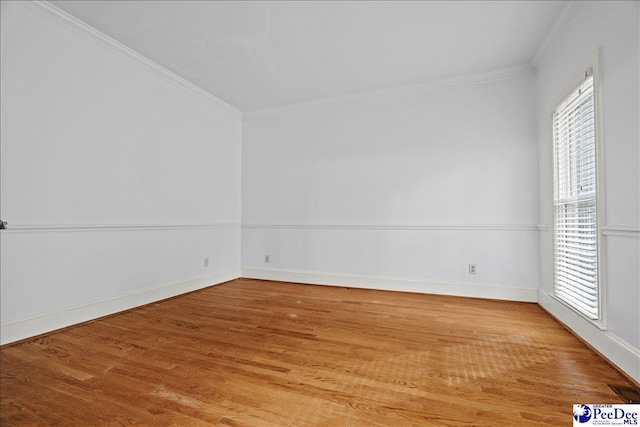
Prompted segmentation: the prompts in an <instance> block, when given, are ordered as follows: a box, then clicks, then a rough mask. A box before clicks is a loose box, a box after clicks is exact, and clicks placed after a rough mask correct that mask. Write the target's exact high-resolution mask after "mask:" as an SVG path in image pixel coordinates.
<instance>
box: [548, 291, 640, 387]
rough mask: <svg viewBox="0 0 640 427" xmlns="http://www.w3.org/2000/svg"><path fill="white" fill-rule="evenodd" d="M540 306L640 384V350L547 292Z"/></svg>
mask: <svg viewBox="0 0 640 427" xmlns="http://www.w3.org/2000/svg"><path fill="white" fill-rule="evenodd" d="M538 304H540V306H542V307H543V308H544V309H545V310H547V311H548V312H549V313H551V315H553V316H554V317H555V318H556V319H558V320H559V321H560V322H562V323H563V324H564V325H565V326H566V327H567V328H569V329H571V330H572V331H573V332H574V333H575V334H576V335H578V336H579V337H581V338H582V339H583V340H585V341H586V342H587V343H589V345H591V346H592V347H593V348H594V349H596V350H597V351H598V352H599V353H600V354H602V355H603V356H604V357H606V358H607V359H609V361H610V362H611V363H613V364H614V365H616V366H617V367H618V368H619V369H621V370H622V371H624V372H625V373H626V374H627V375H629V376H630V377H631V378H633V379H634V380H635V381H636V382H638V383H640V350H638V349H637V348H633V347H632V346H631V345H629V344H628V343H626V342H625V341H624V340H622V339H621V338H619V337H617V336H615V335H614V334H612V333H610V332H608V331H606V330H602V329H600V328H599V327H597V326H596V325H594V324H593V323H591V322H590V321H588V320H586V319H584V318H583V317H581V316H580V315H578V314H576V313H574V312H573V311H571V310H570V309H568V308H567V307H565V305H564V304H562V303H561V302H559V301H558V300H556V299H555V298H554V297H553V296H552V295H550V294H549V293H547V292H545V291H542V290H541V291H539V292H538Z"/></svg>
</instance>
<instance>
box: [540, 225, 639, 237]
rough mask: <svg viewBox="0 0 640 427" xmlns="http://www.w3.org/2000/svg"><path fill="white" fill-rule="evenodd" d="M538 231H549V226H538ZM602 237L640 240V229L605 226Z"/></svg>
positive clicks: (602, 227) (631, 226)
mask: <svg viewBox="0 0 640 427" xmlns="http://www.w3.org/2000/svg"><path fill="white" fill-rule="evenodd" d="M537 227H538V231H549V230H550V228H551V227H549V226H548V225H538V226H537ZM600 231H602V235H604V236H617V237H635V238H636V239H640V227H638V226H637V225H603V226H601V227H600Z"/></svg>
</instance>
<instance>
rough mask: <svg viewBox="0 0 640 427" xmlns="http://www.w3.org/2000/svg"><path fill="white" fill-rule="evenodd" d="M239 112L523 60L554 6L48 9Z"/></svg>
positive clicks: (279, 4)
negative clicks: (75, 20)
mask: <svg viewBox="0 0 640 427" xmlns="http://www.w3.org/2000/svg"><path fill="white" fill-rule="evenodd" d="M51 3H53V4H54V5H55V6H57V7H59V8H60V9H62V10H64V11H66V12H67V13H69V14H71V15H73V16H75V17H77V18H79V19H80V20H82V21H84V22H85V23H87V24H89V25H91V26H93V27H94V28H96V29H98V30H100V31H101V32H103V33H105V34H107V35H108V36H110V37H112V38H113V39H115V40H117V41H119V42H121V43H122V44H124V45H126V46H128V47H130V48H132V49H133V50H135V51H137V52H139V53H141V54H142V55H144V56H146V57H148V58H150V59H151V60H153V61H155V62H156V63H158V64H160V65H162V66H163V67H165V68H167V69H169V70H170V71H172V72H174V73H175V74H178V75H179V76H181V77H183V78H184V79H186V80H188V81H190V82H191V83H194V84H195V85H197V86H199V87H200V88H202V89H204V90H206V91H208V92H209V93H211V94H213V95H215V96H216V97H218V98H220V99H222V100H224V101H226V102H227V103H229V104H231V105H233V106H235V107H237V108H239V109H240V110H242V111H245V112H246V111H253V110H257V109H263V108H270V107H276V106H282V105H288V104H294V103H299V102H305V101H311V100H316V99H321V98H326V97H331V96H341V95H348V94H354V93H361V92H369V91H375V90H386V89H392V88H396V87H405V86H412V85H419V84H425V83H428V82H430V81H433V80H439V79H444V78H453V77H458V76H464V75H470V74H477V73H485V72H490V71H495V70H501V69H505V68H510V67H515V66H520V65H523V64H527V63H529V62H531V60H532V58H533V57H534V55H535V53H536V50H537V49H538V48H539V47H540V46H541V44H542V43H543V41H544V39H545V36H546V35H547V33H548V32H549V31H550V29H551V28H552V26H553V23H554V20H555V18H556V16H558V14H559V13H560V11H561V9H562V8H563V6H564V4H565V3H566V2H564V1H407V2H399V1H393V2H392V1H388V2H384V1H307V2H302V1H300V2H297V1H295V2H294V1H149V0H146V1H52V2H51Z"/></svg>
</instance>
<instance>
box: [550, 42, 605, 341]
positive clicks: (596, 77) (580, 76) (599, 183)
mask: <svg viewBox="0 0 640 427" xmlns="http://www.w3.org/2000/svg"><path fill="white" fill-rule="evenodd" d="M600 58H601V49H600V48H599V49H597V50H596V51H595V52H594V53H593V54H592V55H591V57H590V58H589V59H588V61H587V62H586V63H585V65H584V66H583V67H581V69H580V71H579V72H578V73H576V74H575V75H574V76H573V78H572V79H571V80H569V82H568V83H567V84H566V85H565V86H564V89H563V90H562V91H561V92H560V93H558V95H557V96H555V97H554V98H553V100H551V103H550V112H549V115H548V117H549V121H548V126H547V130H548V135H549V145H548V146H549V175H548V176H549V187H548V188H549V190H550V191H549V198H548V203H549V204H548V206H549V210H550V216H549V218H550V227H549V230H550V233H549V244H550V246H549V247H550V259H549V261H550V269H549V274H550V281H549V283H550V286H551V289H550V292H549V295H550V296H551V297H552V298H553V299H554V300H555V301H557V302H558V303H560V304H562V305H563V306H564V307H567V308H568V309H569V310H570V311H571V313H574V314H575V315H578V316H580V317H581V318H583V319H585V320H586V321H588V322H590V323H591V324H593V325H594V326H596V327H598V328H599V329H601V330H607V310H606V300H605V298H606V291H605V289H606V280H605V278H606V264H607V263H606V262H605V256H604V254H605V253H606V251H605V250H604V247H605V246H604V245H605V239H604V235H603V227H604V226H605V225H604V224H605V222H604V200H605V198H604V192H603V190H604V170H603V164H604V156H603V151H604V150H603V147H602V145H603V144H602V142H603V132H602V128H603V119H602V111H603V109H602V79H601V74H600ZM589 71H590V72H591V75H592V76H593V94H594V114H595V161H596V199H595V200H596V244H597V255H596V257H597V258H596V259H597V276H596V277H597V281H598V289H597V297H598V317H597V319H591V318H589V317H588V316H587V315H585V314H583V313H582V312H580V311H579V310H577V309H576V308H574V307H573V306H571V305H570V304H569V303H567V302H566V301H564V300H563V299H561V298H559V297H558V296H556V291H555V266H556V259H555V242H554V238H555V235H556V230H555V211H554V178H555V168H554V164H555V161H554V156H555V152H554V140H553V138H554V134H553V126H554V121H553V115H554V113H555V111H556V109H557V108H558V106H559V105H560V104H561V103H562V102H563V101H564V100H565V99H566V98H567V97H568V96H569V95H571V93H573V92H574V91H575V90H576V89H577V88H579V87H580V86H581V85H582V84H583V83H584V81H585V79H586V78H587V73H588V72H589Z"/></svg>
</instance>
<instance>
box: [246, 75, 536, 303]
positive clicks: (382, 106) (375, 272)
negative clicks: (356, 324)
mask: <svg viewBox="0 0 640 427" xmlns="http://www.w3.org/2000/svg"><path fill="white" fill-rule="evenodd" d="M476 80H478V81H479V82H477V83H475V84H468V85H460V86H456V87H446V88H445V87H442V88H439V89H438V88H433V89H432V90H427V91H420V92H416V93H412V94H404V95H402V96H376V97H363V98H349V99H343V100H333V101H327V102H320V103H315V104H311V105H303V106H299V107H297V108H285V109H278V110H271V111H263V112H254V113H249V114H246V115H245V118H244V125H243V153H242V156H243V157H242V162H243V168H242V171H243V172H242V182H243V188H242V223H243V231H242V268H243V270H242V271H243V275H244V276H249V277H260V278H278V279H284V280H295V281H301V282H307V283H325V284H342V285H349V286H364V287H375V288H382V289H398V290H410V291H416V292H435V293H448V294H454V295H469V296H478V297H494V298H505V299H515V300H527V301H535V300H536V298H537V296H536V293H537V283H538V276H537V228H536V225H537V211H536V209H537V208H536V201H537V188H536V186H537V183H536V164H537V160H536V138H535V120H534V115H535V102H534V100H535V94H534V91H533V90H534V77H533V75H532V74H531V73H529V72H527V71H526V70H524V71H523V70H519V71H517V72H515V71H514V72H513V73H511V75H509V76H508V77H505V78H502V79H498V80H492V79H490V78H489V77H487V80H483V79H482V77H478V78H477V79H476ZM265 254H269V255H270V257H271V259H270V263H269V264H266V263H265V262H264V255H265ZM470 263H475V264H476V265H477V274H476V275H475V276H474V275H469V274H468V264H470Z"/></svg>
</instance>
